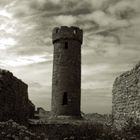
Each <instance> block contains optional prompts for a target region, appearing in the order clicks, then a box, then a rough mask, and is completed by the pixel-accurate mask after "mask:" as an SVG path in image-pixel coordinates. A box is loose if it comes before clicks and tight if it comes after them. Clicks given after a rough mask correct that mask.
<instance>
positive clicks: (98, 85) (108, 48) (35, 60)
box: [0, 0, 140, 113]
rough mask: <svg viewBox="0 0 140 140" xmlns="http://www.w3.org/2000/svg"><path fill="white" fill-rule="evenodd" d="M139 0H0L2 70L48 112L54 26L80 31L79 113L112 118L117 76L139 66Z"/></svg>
mask: <svg viewBox="0 0 140 140" xmlns="http://www.w3.org/2000/svg"><path fill="white" fill-rule="evenodd" d="M139 7H140V0H1V1H0V68H3V69H8V70H10V71H12V72H13V73H14V75H15V76H16V77H18V78H20V79H22V80H23V81H24V82H25V83H27V84H28V85H29V97H30V99H31V100H32V101H33V103H34V104H35V105H36V106H42V107H44V108H45V109H46V110H50V104H51V78H52V56H53V45H52V40H51V31H52V29H53V28H54V27H55V26H61V25H67V26H71V25H72V26H79V27H80V28H82V29H83V30H84V43H83V46H82V106H81V109H82V111H83V112H86V113H88V112H98V113H110V112H111V102H112V92H111V91H112V85H113V82H114V80H115V78H116V77H117V76H119V75H120V74H121V73H122V72H124V71H127V70H129V69H131V68H132V67H133V66H134V65H135V64H136V63H137V62H138V61H139V60H140V56H139V53H140V46H139V44H140V8H139Z"/></svg>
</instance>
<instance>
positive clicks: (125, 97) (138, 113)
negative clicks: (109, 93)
mask: <svg viewBox="0 0 140 140" xmlns="http://www.w3.org/2000/svg"><path fill="white" fill-rule="evenodd" d="M112 103H113V106H112V115H113V125H114V126H115V127H116V128H118V129H121V128H122V127H123V126H125V123H126V121H128V120H130V119H133V120H134V121H135V120H140V63H139V64H137V65H136V66H135V67H134V68H133V69H132V70H130V71H127V72H125V73H123V74H121V75H120V76H119V77H117V78H116V80H115V82H114V85H113V100H112Z"/></svg>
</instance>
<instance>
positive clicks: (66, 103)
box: [52, 26, 83, 118]
mask: <svg viewBox="0 0 140 140" xmlns="http://www.w3.org/2000/svg"><path fill="white" fill-rule="evenodd" d="M82 37H83V32H82V30H81V29H79V28H77V27H66V26H62V27H60V28H54V30H53V33H52V40H53V44H54V59H53V79H52V117H55V116H56V117H58V116H60V117H61V116H62V118H64V117H65V116H66V117H67V116H73V117H74V116H76V117H77V118H79V116H81V114H80V101H81V44H82V39H83V38H82Z"/></svg>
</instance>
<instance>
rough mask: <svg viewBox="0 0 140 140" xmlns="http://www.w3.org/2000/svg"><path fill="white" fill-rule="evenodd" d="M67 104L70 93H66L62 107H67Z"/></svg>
mask: <svg viewBox="0 0 140 140" xmlns="http://www.w3.org/2000/svg"><path fill="white" fill-rule="evenodd" d="M67 104H68V93H67V92H64V94H63V102H62V105H67Z"/></svg>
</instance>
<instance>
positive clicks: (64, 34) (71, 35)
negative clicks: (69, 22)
mask: <svg viewBox="0 0 140 140" xmlns="http://www.w3.org/2000/svg"><path fill="white" fill-rule="evenodd" d="M61 39H64V40H65V39H69V40H77V41H79V42H80V43H81V44H82V42H83V30H81V29H80V28H78V27H75V26H71V27H67V26H61V27H55V28H54V29H53V32H52V41H53V43H55V42H57V41H59V40H61Z"/></svg>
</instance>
